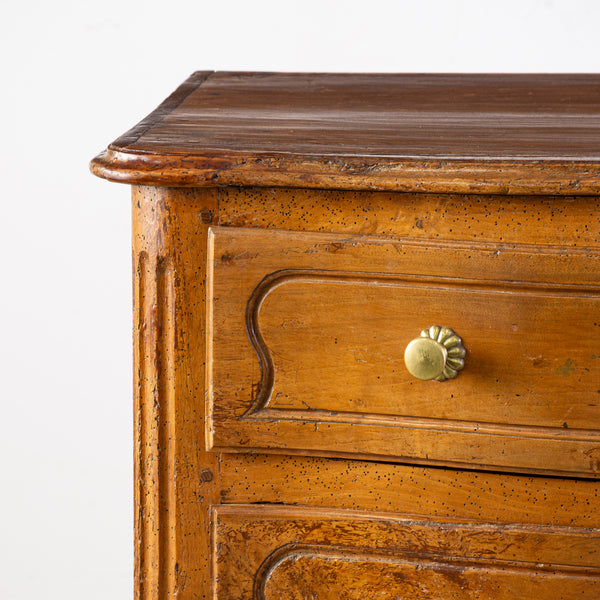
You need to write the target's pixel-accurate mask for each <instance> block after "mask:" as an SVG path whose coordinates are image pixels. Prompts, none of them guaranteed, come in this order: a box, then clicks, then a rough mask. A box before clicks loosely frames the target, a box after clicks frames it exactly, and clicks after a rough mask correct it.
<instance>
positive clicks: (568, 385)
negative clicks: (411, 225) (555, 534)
mask: <svg viewBox="0 0 600 600" xmlns="http://www.w3.org/2000/svg"><path fill="white" fill-rule="evenodd" d="M208 260H209V284H208V296H209V323H208V335H209V355H208V361H209V401H210V406H211V408H210V413H209V414H210V426H211V429H212V431H213V435H212V444H213V445H214V446H216V447H220V448H240V447H243V448H252V447H255V448H275V449H278V450H279V451H286V450H288V451H296V452H302V451H307V452H310V451H316V452H321V453H322V452H327V453H331V454H336V455H341V456H350V455H358V456H359V457H368V456H369V455H374V456H377V457H378V458H381V457H387V458H388V460H415V461H418V462H428V461H431V462H432V463H433V464H444V463H446V464H452V463H459V464H460V465H461V466H463V467H464V466H468V467H473V468H482V467H484V468H492V469H497V468H502V469H506V470H520V471H532V472H540V471H547V472H550V473H555V474H561V473H563V474H571V475H588V476H589V475H598V474H599V473H600V455H598V445H599V442H600V418H599V413H598V388H599V387H600V377H599V376H598V366H597V364H598V360H600V359H598V358H597V355H596V354H595V353H596V352H597V348H598V332H599V331H600V324H599V320H598V314H600V278H599V276H598V275H599V273H600V254H598V253H597V252H593V253H592V252H590V251H589V250H588V251H582V250H578V249H575V248H574V249H571V250H570V253H569V255H568V256H566V255H565V254H563V252H562V250H561V249H559V248H555V247H550V246H546V247H544V248H543V249H541V248H540V249H537V250H536V252H535V253H533V254H532V251H531V247H530V246H522V247H521V246H520V247H518V248H517V249H514V248H506V247H501V246H491V245H485V244H475V243H469V244H457V243H446V244H440V243H439V242H437V243H433V242H428V243H427V244H423V243H422V242H420V241H417V242H414V241H409V240H403V241H399V242H392V241H390V240H389V239H383V240H379V239H377V238H375V237H373V236H370V237H368V238H367V237H365V236H356V237H348V236H347V235H343V234H336V235H334V234H323V233H317V234H308V233H301V234H298V233H294V232H284V231H277V232H267V231H264V230H252V229H232V228H221V227H217V228H215V229H212V230H211V235H210V238H209V259H208ZM366 307H368V309H367V308H366ZM435 324H439V325H447V326H449V327H451V328H452V329H454V331H456V332H457V333H459V334H460V335H461V336H462V338H463V342H464V344H465V347H466V349H467V358H466V365H465V369H464V370H463V371H462V372H461V373H460V375H459V376H458V377H457V378H456V379H455V380H452V381H446V382H443V383H440V382H423V381H419V380H416V379H415V378H414V377H413V376H412V375H410V373H409V372H408V371H407V369H406V368H405V366H404V362H403V354H404V349H405V348H406V346H407V344H408V343H409V342H410V341H411V340H412V339H413V338H415V337H417V336H418V335H419V332H420V331H421V330H422V329H424V328H425V327H428V326H429V325H435ZM549 455H551V456H553V457H554V460H553V461H552V462H551V463H549V462H548V460H547V457H548V456H549Z"/></svg>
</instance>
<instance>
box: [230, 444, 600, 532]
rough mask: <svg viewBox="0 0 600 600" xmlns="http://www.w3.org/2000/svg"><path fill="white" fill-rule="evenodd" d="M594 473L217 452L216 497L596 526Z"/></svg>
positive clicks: (598, 494)
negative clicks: (561, 474)
mask: <svg viewBox="0 0 600 600" xmlns="http://www.w3.org/2000/svg"><path fill="white" fill-rule="evenodd" d="M599 498H600V488H599V486H598V481H597V480H593V479H561V478H558V477H540V476H532V475H529V476H528V475H516V474H506V473H490V472H486V471H473V470H468V471H467V470H459V469H448V468H430V467H419V466H414V465H407V464H390V463H381V462H375V461H361V460H332V459H329V458H322V457H314V456H310V457H309V456H289V455H274V454H269V455H266V454H265V455H263V454H246V453H244V454H242V453H236V454H223V455H222V459H221V496H220V501H221V502H222V503H223V504H272V505H280V504H290V505H295V506H297V505H304V506H314V507H322V508H336V509H337V508H340V509H342V508H343V509H351V510H353V511H363V512H364V511H378V512H382V511H383V512H388V513H402V514H405V515H406V514H410V515H414V516H415V517H418V518H421V519H422V518H432V517H434V518H436V519H445V518H452V519H468V520H479V521H485V522H487V523H505V524H509V523H528V524H530V525H539V526H545V525H548V524H549V523H552V524H553V525H555V526H559V527H577V528H595V529H600V511H599V510H598V502H599V501H600V500H599Z"/></svg>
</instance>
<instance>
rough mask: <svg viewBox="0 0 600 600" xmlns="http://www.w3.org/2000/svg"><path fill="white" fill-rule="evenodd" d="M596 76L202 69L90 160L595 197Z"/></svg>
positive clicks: (252, 178) (278, 180)
mask: <svg viewBox="0 0 600 600" xmlns="http://www.w3.org/2000/svg"><path fill="white" fill-rule="evenodd" d="M599 132H600V76H597V75H529V74H528V75H385V74H379V75H351V74H343V75H339V74H338V75H327V74H293V73H212V74H210V73H206V72H199V73H195V74H194V75H192V76H191V77H190V79H189V80H188V81H187V82H185V83H184V84H183V85H182V86H181V88H180V89H179V90H178V91H177V92H175V93H174V94H173V95H172V96H171V97H169V98H168V99H167V100H166V101H165V103H164V104H163V105H162V106H161V107H159V108H158V109H157V110H156V111H155V112H154V113H153V114H152V115H149V117H147V118H146V119H145V120H144V121H143V122H142V123H140V125H138V126H136V127H135V128H134V129H132V130H131V131H130V132H128V133H127V134H125V135H124V136H123V137H122V138H120V139H119V140H117V141H115V142H114V143H113V144H112V145H111V146H110V147H109V148H108V149H107V150H106V151H105V152H104V153H102V154H101V155H99V156H98V157H97V158H96V159H95V160H94V161H93V163H92V169H93V170H94V172H95V173H96V174H97V175H99V176H101V177H106V178H107V179H111V180H113V181H122V182H127V183H137V184H149V185H179V186H207V185H208V186H213V185H244V186H247V185H264V186H267V185H269V186H293V187H305V188H334V189H335V188H338V189H369V190H373V189H385V190H404V191H430V192H432V191H433V192H460V193H470V192H475V193H502V194H519V193H530V194H544V193H546V194H548V193H550V194H572V193H578V194H597V193H599V192H600V185H599V183H598V181H599V180H600V177H599V175H600V154H599V152H598V136H599Z"/></svg>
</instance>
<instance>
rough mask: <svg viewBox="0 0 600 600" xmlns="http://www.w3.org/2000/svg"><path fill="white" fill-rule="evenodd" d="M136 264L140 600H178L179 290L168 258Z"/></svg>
mask: <svg viewBox="0 0 600 600" xmlns="http://www.w3.org/2000/svg"><path fill="white" fill-rule="evenodd" d="M157 250H158V251H155V252H152V250H150V251H148V250H141V251H140V252H139V253H138V255H137V257H136V258H137V260H136V263H137V264H136V265H135V284H134V290H135V291H134V294H135V332H134V334H135V374H136V385H135V389H136V399H135V455H136V460H135V480H136V486H135V506H136V508H135V511H136V515H135V517H136V518H135V528H136V531H135V540H136V546H137V547H136V565H135V570H136V577H135V579H136V591H135V597H136V599H138V600H166V599H167V598H173V597H174V590H175V586H176V583H175V571H176V566H175V565H176V526H175V515H176V506H175V505H176V492H175V455H176V454H175V453H176V448H175V445H176V436H175V364H174V361H175V314H174V311H175V287H174V277H173V267H172V264H171V260H170V258H169V257H168V256H163V255H162V253H160V248H158V249H157Z"/></svg>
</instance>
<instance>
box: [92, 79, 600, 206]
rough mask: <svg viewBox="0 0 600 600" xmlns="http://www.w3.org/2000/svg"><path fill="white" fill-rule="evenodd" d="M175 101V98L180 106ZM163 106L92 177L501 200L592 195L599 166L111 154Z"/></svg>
mask: <svg viewBox="0 0 600 600" xmlns="http://www.w3.org/2000/svg"><path fill="white" fill-rule="evenodd" d="M188 81H191V80H188ZM186 84H187V82H186ZM186 84H184V85H183V86H181V87H180V88H179V90H182V88H183V87H185V86H186ZM194 85H196V84H194ZM179 90H177V92H175V94H174V96H175V95H176V94H177V93H178V92H179ZM190 91H191V90H190ZM188 93H189V92H188ZM171 98H172V97H171ZM183 98H184V97H181V96H179V97H177V98H176V99H178V100H179V102H181V101H182V100H183ZM170 101H171V100H170V98H168V99H167V100H166V101H165V103H163V105H161V107H159V108H158V109H157V110H156V111H155V112H154V113H152V114H151V115H149V116H148V117H147V118H146V119H145V120H144V121H142V122H141V123H140V124H139V125H138V126H136V127H134V128H133V129H132V130H130V131H129V132H128V133H126V134H125V135H124V136H122V137H121V138H119V140H117V141H116V142H115V143H114V144H111V145H110V146H109V147H108V149H107V150H105V151H104V152H102V153H101V154H99V155H98V156H97V157H96V158H94V159H93V160H92V161H91V163H90V169H91V171H92V173H93V174H94V175H97V176H98V177H102V178H104V179H108V180H109V181H114V182H118V183H129V184H135V185H151V186H173V187H215V186H248V187H251V186H258V187H287V188H290V187H292V188H311V189H340V190H367V191H369V190H370V191H391V192H392V191H393V192H424V193H459V194H508V195H513V194H531V195H546V194H551V195H574V194H575V195H598V194H600V161H586V162H580V161H558V160H557V161H553V160H525V159H523V160H495V159H487V160H483V159H471V160H467V159H461V160H455V159H452V160H450V159H433V160H432V159H420V158H419V159H417V158H397V157H396V158H385V157H355V156H352V157H343V158H341V157H332V156H304V155H303V156H299V155H291V154H279V155H269V154H259V153H257V154H253V155H248V154H244V153H240V154H235V153H228V154H217V153H214V154H209V153H206V154H203V155H202V154H193V155H190V154H154V153H153V154H147V153H143V152H139V151H137V152H135V153H132V152H126V151H123V150H122V149H121V148H119V145H120V144H123V143H125V142H128V143H131V140H132V139H133V138H134V137H135V136H136V135H137V136H139V135H142V133H143V132H144V131H146V130H147V129H148V128H150V127H152V126H153V124H155V123H156V122H157V120H156V119H157V118H162V116H161V115H164V114H166V113H168V111H169V110H170V109H167V103H168V102H170ZM173 101H175V100H173ZM157 115H158V117H157Z"/></svg>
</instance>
